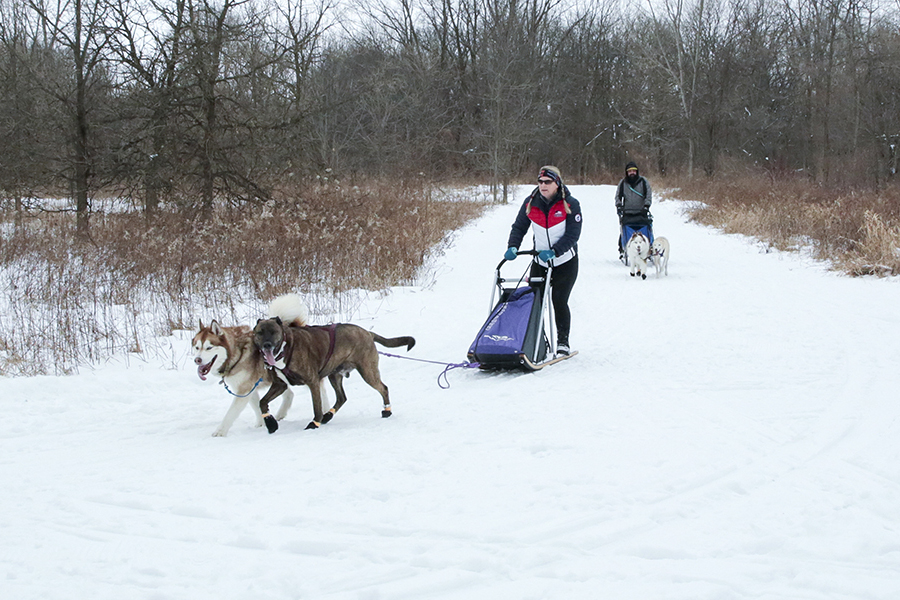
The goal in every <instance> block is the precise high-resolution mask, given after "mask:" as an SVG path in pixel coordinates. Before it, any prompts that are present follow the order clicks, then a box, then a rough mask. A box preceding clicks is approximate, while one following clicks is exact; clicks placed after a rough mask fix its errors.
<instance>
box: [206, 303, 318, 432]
mask: <svg viewBox="0 0 900 600" xmlns="http://www.w3.org/2000/svg"><path fill="white" fill-rule="evenodd" d="M269 315H271V316H275V317H278V318H280V319H281V320H282V321H283V322H285V323H290V324H291V325H296V326H300V327H302V326H303V325H306V320H307V318H308V316H307V315H308V311H307V309H306V304H304V303H303V300H302V299H301V298H300V296H297V295H296V294H286V295H284V296H279V297H278V298H275V299H274V300H273V301H272V303H271V304H269ZM191 344H192V346H193V351H194V363H195V364H196V365H197V375H198V376H199V377H200V379H203V380H204V381H205V380H206V377H207V376H208V375H209V374H210V373H212V374H213V375H216V376H218V377H221V378H222V383H224V384H225V389H227V390H228V392H229V393H230V394H231V395H232V396H233V400H232V402H231V407H230V408H229V409H228V412H226V413H225V418H223V419H222V423H221V425H219V427H218V428H217V429H216V430H215V431H214V432H213V436H215V437H221V436H224V435H226V434H227V433H228V430H229V429H231V426H232V425H233V424H234V421H235V419H237V418H238V415H240V414H241V411H243V410H244V408H245V407H246V406H247V404H248V403H249V404H250V406H252V407H253V411H254V412H255V413H256V426H257V427H262V426H263V423H264V422H263V416H262V411H261V410H260V407H259V387H260V386H265V387H264V389H265V388H268V387H270V386H271V384H272V379H271V373H270V371H269V370H268V369H266V368H265V364H264V363H263V357H262V354H261V353H260V351H259V349H258V348H257V347H256V345H255V344H254V343H253V328H252V327H247V326H244V325H240V326H237V327H223V326H221V325H219V323H218V322H217V321H213V322H212V323H210V324H209V325H207V326H204V325H203V322H202V321H201V322H200V331H198V332H197V334H196V335H195V336H194V339H193V341H192V342H191ZM293 399H294V393H293V392H292V391H291V390H290V388H288V389H287V390H286V391H285V392H284V395H283V400H282V401H281V406H280V407H279V410H278V413H277V414H276V415H275V418H276V419H278V420H279V421H280V420H281V419H283V418H284V417H285V416H286V415H287V411H288V410H289V409H290V408H291V402H292V401H293Z"/></svg>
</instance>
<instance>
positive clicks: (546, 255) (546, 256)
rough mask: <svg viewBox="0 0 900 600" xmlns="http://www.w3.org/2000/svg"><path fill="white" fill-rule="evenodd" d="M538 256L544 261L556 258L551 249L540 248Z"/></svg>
mask: <svg viewBox="0 0 900 600" xmlns="http://www.w3.org/2000/svg"><path fill="white" fill-rule="evenodd" d="M538 258H539V259H541V260H542V261H544V262H550V261H551V260H553V259H554V258H556V252H554V251H553V250H541V252H540V254H538Z"/></svg>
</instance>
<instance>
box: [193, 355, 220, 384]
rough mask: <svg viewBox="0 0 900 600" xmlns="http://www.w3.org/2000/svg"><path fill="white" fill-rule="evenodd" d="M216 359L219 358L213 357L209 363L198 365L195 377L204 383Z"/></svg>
mask: <svg viewBox="0 0 900 600" xmlns="http://www.w3.org/2000/svg"><path fill="white" fill-rule="evenodd" d="M217 358H219V357H218V356H213V359H212V360H211V361H209V362H208V363H206V364H205V365H200V366H199V367H197V375H198V376H199V377H200V379H202V380H203V381H206V376H207V375H209V372H210V371H211V370H212V367H213V363H215V362H216V359H217Z"/></svg>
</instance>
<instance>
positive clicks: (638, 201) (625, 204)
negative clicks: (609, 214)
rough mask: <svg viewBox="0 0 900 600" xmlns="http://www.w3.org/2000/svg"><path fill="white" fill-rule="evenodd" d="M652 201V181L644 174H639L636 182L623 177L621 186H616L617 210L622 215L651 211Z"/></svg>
mask: <svg viewBox="0 0 900 600" xmlns="http://www.w3.org/2000/svg"><path fill="white" fill-rule="evenodd" d="M652 202H653V191H652V190H651V189H650V182H649V181H647V179H646V178H644V177H643V176H642V175H638V178H637V181H635V182H634V183H630V182H629V181H628V179H627V178H624V177H623V178H622V181H620V182H619V187H617V188H616V211H617V212H618V213H619V216H620V217H622V216H623V215H628V216H631V215H639V214H644V213H646V212H649V211H650V204H652Z"/></svg>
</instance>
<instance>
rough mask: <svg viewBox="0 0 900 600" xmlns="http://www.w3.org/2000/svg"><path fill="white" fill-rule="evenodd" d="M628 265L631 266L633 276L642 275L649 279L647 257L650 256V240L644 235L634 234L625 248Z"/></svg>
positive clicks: (643, 277)
mask: <svg viewBox="0 0 900 600" xmlns="http://www.w3.org/2000/svg"><path fill="white" fill-rule="evenodd" d="M625 253H626V254H627V255H628V264H630V265H631V276H632V277H634V276H635V275H640V276H641V279H647V257H648V256H650V240H648V239H647V237H646V236H645V235H644V234H643V233H638V232H634V233H633V234H632V235H631V239H630V240H628V244H626V246H625Z"/></svg>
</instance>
